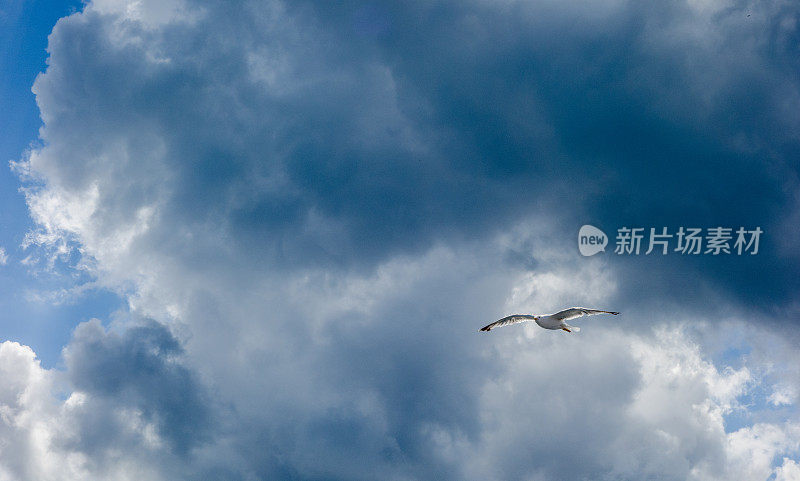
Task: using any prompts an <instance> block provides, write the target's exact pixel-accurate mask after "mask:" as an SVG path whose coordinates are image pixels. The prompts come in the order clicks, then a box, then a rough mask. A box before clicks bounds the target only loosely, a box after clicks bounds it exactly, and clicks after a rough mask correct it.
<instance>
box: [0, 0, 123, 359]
mask: <svg viewBox="0 0 800 481" xmlns="http://www.w3.org/2000/svg"><path fill="white" fill-rule="evenodd" d="M81 6H82V3H81V2H64V1H11V2H6V3H4V4H3V7H2V14H0V15H1V16H0V22H2V34H1V35H2V36H1V37H0V46H1V47H0V51H2V53H3V56H2V72H3V75H2V78H0V81H2V85H0V105H2V109H0V130H1V131H2V132H3V134H2V136H0V156H1V157H2V159H3V161H4V162H6V163H7V162H8V161H12V160H13V161H16V160H19V159H21V158H22V157H23V155H24V152H25V150H26V149H28V148H29V147H30V146H31V145H35V144H36V143H37V137H38V129H39V127H40V126H41V120H40V118H39V110H38V108H37V107H36V101H35V98H34V96H33V93H32V92H31V86H32V85H33V80H34V79H35V78H36V75H38V74H39V73H40V72H42V71H44V69H45V67H46V63H45V60H46V58H47V53H46V47H47V36H48V35H49V34H50V31H51V30H52V28H53V25H55V22H56V20H58V19H59V18H61V17H62V16H65V15H67V14H69V13H71V12H74V11H76V10H77V9H79V8H80V7H81ZM20 187H21V184H20V182H19V178H18V176H17V175H16V174H14V173H13V172H12V171H11V170H10V169H7V168H6V169H0V195H2V200H0V202H2V206H3V208H2V211H0V222H2V230H0V246H3V248H4V249H5V251H6V253H7V255H8V256H9V262H8V265H6V266H3V269H2V271H0V292H2V294H0V306H2V311H3V315H2V316H3V319H2V326H3V338H4V339H15V340H18V341H20V342H23V343H25V344H28V345H30V346H32V347H34V348H36V350H37V353H38V355H39V357H40V358H41V359H42V361H43V362H44V363H45V365H49V366H53V365H55V364H56V363H57V362H58V360H59V357H60V352H61V348H62V347H63V346H64V344H66V342H67V341H68V340H69V337H70V333H71V332H72V329H73V328H74V327H75V325H76V323H77V322H80V321H86V320H89V319H91V318H93V317H107V316H108V314H109V313H110V312H111V311H112V310H113V309H116V308H117V306H119V305H120V300H119V298H118V297H117V296H115V295H114V294H111V293H109V292H92V293H90V294H89V295H87V296H85V297H83V298H80V299H76V300H74V301H71V302H68V303H62V304H59V305H52V304H51V303H48V302H37V301H31V300H30V295H31V294H34V293H37V292H41V293H44V292H48V291H52V290H55V289H60V288H64V287H65V286H66V287H68V286H69V284H70V283H71V280H70V279H69V276H67V277H66V279H65V278H64V276H60V275H48V274H47V273H39V274H38V275H37V274H35V273H33V272H31V270H29V269H28V268H26V267H25V266H22V265H20V264H19V261H20V260H22V259H24V258H25V257H26V256H27V255H28V253H26V252H24V251H23V250H22V249H20V245H21V244H22V242H23V240H24V238H25V234H26V233H27V232H28V231H29V230H30V229H31V228H32V227H33V223H32V222H31V220H30V217H29V216H28V210H27V207H26V205H25V198H24V195H23V194H21V193H20V192H19V188H20Z"/></svg>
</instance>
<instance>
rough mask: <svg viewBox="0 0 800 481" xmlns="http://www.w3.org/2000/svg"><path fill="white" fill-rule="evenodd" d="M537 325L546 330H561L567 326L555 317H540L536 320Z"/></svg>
mask: <svg viewBox="0 0 800 481" xmlns="http://www.w3.org/2000/svg"><path fill="white" fill-rule="evenodd" d="M534 321H535V322H536V324H539V327H543V328H545V329H561V328H563V327H564V325H565V324H566V323H565V322H564V321H563V320H561V319H556V318H554V317H553V316H540V317H537V318H536V319H534Z"/></svg>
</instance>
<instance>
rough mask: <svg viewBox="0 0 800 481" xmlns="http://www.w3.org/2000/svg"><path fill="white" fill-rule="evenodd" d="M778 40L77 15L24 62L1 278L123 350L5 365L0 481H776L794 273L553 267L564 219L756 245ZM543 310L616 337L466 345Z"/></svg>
mask: <svg viewBox="0 0 800 481" xmlns="http://www.w3.org/2000/svg"><path fill="white" fill-rule="evenodd" d="M796 14H797V11H796V6H794V5H793V4H789V3H786V4H783V3H775V4H771V5H769V6H760V7H759V9H758V14H757V15H754V17H755V18H754V19H753V20H752V21H750V20H745V19H746V18H747V17H746V16H745V15H744V5H741V6H739V5H735V6H732V7H730V8H727V7H722V6H720V5H719V4H717V3H713V2H711V3H709V2H667V3H664V4H660V5H658V6H656V7H652V8H648V9H641V8H638V7H637V6H636V5H632V4H628V3H620V2H601V3H600V4H586V5H571V6H569V5H562V4H561V3H555V2H537V3H535V4H530V3H522V2H515V1H510V2H480V1H476V2H442V3H440V4H437V6H431V5H420V4H405V3H399V4H396V5H395V6H391V7H388V6H382V5H363V4H357V3H352V4H351V3H347V4H336V5H333V4H328V3H315V2H293V3H291V4H288V3H282V2H270V1H249V2H241V3H239V4H237V5H234V6H231V5H225V6H222V5H215V4H213V3H206V2H201V1H185V2H177V1H176V2H150V1H140V2H125V1H113V0H104V1H97V2H91V3H88V4H87V5H86V6H85V7H84V10H83V12H80V13H76V14H73V15H71V16H69V17H67V18H64V19H62V20H61V21H59V23H58V24H57V25H56V27H55V29H54V31H53V34H52V35H51V37H50V43H49V52H50V59H49V63H48V68H47V71H46V72H45V73H44V74H42V75H41V76H39V78H38V79H37V81H36V84H35V86H34V91H35V93H36V96H37V102H38V104H39V107H40V110H41V113H42V119H43V121H44V126H43V128H42V130H41V140H42V146H41V147H40V148H36V149H33V150H32V151H31V152H30V153H29V155H28V156H27V158H26V159H24V160H23V161H22V162H19V163H16V164H15V168H16V169H17V171H18V172H19V173H20V174H21V175H22V176H23V178H24V180H25V182H26V191H25V192H26V196H27V201H28V205H29V208H30V212H31V215H32V217H33V219H34V220H35V221H36V223H37V225H38V228H37V230H36V231H35V232H33V233H31V235H30V236H29V237H28V241H27V243H28V247H29V248H31V249H35V248H36V246H39V248H41V249H44V251H43V252H44V254H49V255H50V257H46V256H45V257H43V259H48V258H49V259H52V256H53V255H56V256H59V255H60V256H65V255H74V256H77V257H78V258H80V261H79V266H80V269H82V270H83V271H84V272H88V273H90V274H91V275H92V277H93V280H92V283H93V284H92V285H93V286H97V287H104V288H107V289H112V290H114V291H116V292H118V293H119V294H120V295H122V296H124V298H125V299H126V301H127V303H128V305H129V310H130V313H129V314H130V317H131V318H132V319H137V321H123V322H120V323H119V325H115V326H114V327H113V328H111V329H107V328H104V327H103V326H102V325H101V324H100V323H99V322H97V321H91V322H89V323H84V324H81V325H80V326H78V327H77V328H76V330H75V334H74V337H73V339H72V341H71V343H70V344H69V345H68V346H66V348H65V349H64V356H63V359H64V366H63V370H45V369H42V368H41V367H40V366H39V364H38V362H37V361H36V360H35V357H34V354H33V353H32V352H31V350H30V349H28V348H26V347H23V346H19V345H17V344H13V343H6V344H3V349H4V350H3V351H0V352H2V353H3V354H2V355H3V356H4V358H3V359H4V361H3V362H2V363H0V366H3V369H5V368H6V367H5V366H6V358H7V365H8V366H9V367H8V369H10V370H9V373H11V374H13V379H16V381H15V382H13V383H10V384H9V385H8V386H7V387H3V388H2V389H4V391H2V392H3V393H4V397H3V406H8V407H7V408H6V407H4V408H3V409H4V411H3V412H8V413H11V414H8V415H7V416H5V415H4V417H3V423H4V424H3V425H2V429H4V431H3V436H2V439H3V440H8V439H12V438H11V437H10V436H16V435H20V436H22V438H24V439H30V440H31V441H30V443H28V444H27V445H26V444H24V443H23V444H20V445H13V446H11V445H10V444H8V443H6V444H2V446H3V448H2V451H0V466H2V467H3V468H2V469H4V470H5V471H0V473H3V474H2V475H3V476H5V477H7V478H9V479H109V478H113V479H142V478H146V479H189V478H192V477H198V476H205V477H208V476H212V477H214V478H215V479H267V478H291V479H320V478H325V479H375V478H381V479H398V480H399V479H487V478H489V479H543V480H549V479H553V480H555V479H580V478H603V477H605V478H610V479H641V478H643V477H648V476H649V477H659V478H661V479H697V480H714V479H758V478H764V479H765V478H767V477H769V476H771V475H773V474H774V475H775V476H776V477H778V479H781V478H780V477H783V478H786V479H789V478H790V477H791V476H793V475H794V474H793V473H795V472H796V471H797V464H796V450H797V446H796V441H795V440H796V439H797V430H798V427H797V426H798V422H799V421H798V417H797V413H796V410H795V408H794V404H793V403H794V400H793V399H788V398H786V397H776V396H778V394H775V393H788V392H795V391H791V389H794V388H791V387H786V386H793V384H792V383H793V382H796V381H794V380H792V377H791V373H792V372H794V371H791V370H790V369H791V368H789V367H787V366H792V365H800V364H798V363H797V353H796V352H795V350H794V349H793V347H792V345H793V344H792V342H791V337H786V338H784V337H781V336H776V335H775V334H774V333H773V332H772V331H771V330H769V329H772V328H774V327H776V325H775V323H774V321H771V319H773V318H774V316H771V315H768V314H772V313H774V311H770V308H769V307H767V306H775V308H776V309H781V310H782V312H786V313H789V315H790V316H791V315H795V314H796V306H795V304H793V303H792V302H793V300H794V299H793V297H792V296H794V295H795V294H796V290H793V289H794V287H796V286H797V279H796V278H795V277H794V276H793V275H792V274H793V272H794V271H793V269H795V268H796V263H793V262H794V260H792V259H795V260H796V258H794V257H785V256H784V255H783V254H781V253H780V252H779V251H777V250H775V249H772V248H771V247H770V246H771V245H772V244H770V243H769V242H767V243H766V244H765V246H764V252H765V253H766V254H765V255H763V256H761V257H758V258H757V259H735V262H739V264H737V263H735V262H734V261H731V259H727V260H724V261H719V260H701V259H698V260H697V263H696V264H693V265H689V264H687V261H686V260H685V259H680V258H677V257H675V256H672V257H669V258H667V259H664V260H660V259H652V258H648V259H644V258H641V259H636V260H635V261H634V260H633V259H631V260H630V262H629V261H626V260H615V259H614V258H611V257H606V258H605V260H604V259H602V258H592V259H583V258H580V257H579V255H578V254H577V252H576V251H575V246H574V245H573V239H574V232H575V231H576V228H577V226H579V225H580V223H581V222H583V221H586V218H587V217H589V218H591V219H597V220H598V221H599V223H601V224H602V223H603V222H612V220H613V221H616V219H622V220H620V222H623V221H624V222H642V223H651V222H663V223H665V224H671V223H677V222H697V223H700V224H708V225H716V224H717V223H720V222H722V223H728V222H735V223H737V224H738V223H760V222H764V227H765V229H767V230H768V229H769V228H771V227H774V226H781V225H782V223H784V222H786V218H785V217H784V215H786V213H785V212H783V210H782V207H783V206H784V205H786V203H787V202H788V200H787V199H789V198H790V197H791V196H790V195H788V194H786V192H791V190H792V189H794V186H793V184H792V182H793V180H792V179H796V176H795V177H793V175H794V170H793V169H794V168H795V167H796V166H794V165H793V164H792V163H791V159H792V158H793V157H792V156H791V154H792V153H793V152H795V151H796V148H797V142H796V141H797V139H795V138H794V137H792V135H793V134H792V132H796V130H792V126H793V125H794V122H795V121H796V117H794V116H792V115H789V114H788V112H790V111H791V108H792V106H794V105H795V104H796V103H797V98H798V96H797V89H798V85H797V81H796V78H795V76H794V75H792V74H791V71H792V68H793V66H796V56H795V55H794V54H793V50H792V49H791V48H790V47H791V45H792V42H793V41H794V40H793V39H794V37H793V36H792V35H793V34H792V32H793V31H794V30H792V29H793V28H796V27H792V26H791V25H790V23H791V22H790V20H791V19H792V18H793V15H794V16H796ZM746 22H750V23H746ZM743 31H744V32H745V33H744V34H743V33H742V32H743ZM767 32H773V33H772V34H768V33H767ZM765 157H768V158H769V159H770V163H769V164H768V165H765V164H763V162H761V161H763V159H764V158H765ZM711 177H713V178H714V179H716V181H715V182H712V183H709V182H708V179H709V178H711ZM787 183H788V186H787ZM576 186H578V188H576ZM742 186H746V189H745V190H746V191H747V192H751V193H752V192H758V195H742ZM777 186H781V188H777ZM687 192H690V193H691V195H689V196H687V195H686V193H687ZM718 205H722V206H724V207H719V208H717V207H715V206H718ZM685 215H688V216H689V217H682V216H685ZM788 242H791V241H788ZM48 249H49V250H48ZM759 262H760V264H759ZM741 273H744V274H747V276H740V275H737V274H741ZM693 275H696V276H695V277H693ZM754 277H756V278H758V281H757V282H756V281H754V280H753V278H754ZM747 278H749V282H748V281H747ZM754 299H755V300H759V301H761V302H760V304H761V305H759V306H756V307H754V306H753V302H752V301H753V300H754ZM571 304H575V305H580V304H586V305H597V304H601V305H599V306H598V307H607V308H613V309H618V310H621V311H623V312H624V315H623V316H620V318H619V319H617V318H615V319H613V320H600V319H592V320H587V321H586V323H585V324H584V325H583V326H585V328H584V330H583V331H582V332H581V334H580V335H576V336H567V335H566V334H565V333H556V335H553V333H552V332H545V331H542V330H540V329H538V328H537V327H535V326H516V328H515V329H511V328H509V329H508V330H505V329H504V330H500V331H498V332H493V333H492V334H491V335H489V336H486V335H483V334H479V333H477V332H475V331H476V330H477V328H479V327H480V326H482V325H484V324H486V322H487V321H489V320H493V319H496V318H499V317H501V316H503V315H505V314H507V313H509V312H511V311H521V312H531V311H533V312H547V311H555V310H557V309H559V308H561V307H564V306H566V305H571ZM141 319H150V321H141ZM753 319H755V321H756V322H755V323H750V322H749V321H750V320H753ZM795 321H796V319H793V318H791V317H790V319H789V323H787V324H788V325H790V326H794V325H795V324H796V322H795ZM769 322H772V323H773V324H769ZM764 325H766V326H767V329H764ZM583 326H582V327H583ZM731 332H739V333H746V335H743V336H744V338H745V340H744V341H742V343H741V346H742V347H743V349H744V348H746V350H747V352H748V356H747V357H743V356H738V355H735V354H732V353H730V352H729V351H728V350H727V346H726V345H725V340H728V339H729V336H730V334H724V333H731ZM562 334H563V335H562ZM14 366H17V367H16V368H15V367H14ZM784 368H786V369H787V370H786V371H783V370H782V369H784ZM26 373H27V374H26ZM11 374H10V375H11ZM56 384H58V386H59V389H63V391H62V392H66V393H67V397H66V399H61V398H60V397H59V396H57V395H54V394H53V389H54V386H55V385H56ZM26 396H27V397H26ZM751 402H752V403H755V404H758V406H751V405H750V404H749V403H751ZM14 413H16V414H14ZM742 413H744V414H742ZM737 416H739V417H741V418H742V419H744V421H745V422H744V424H743V425H742V426H738V427H731V426H732V423H731V422H730V420H731V419H733V418H734V417H737ZM737 419H738V418H737ZM26 423H27V424H26ZM9 446H11V447H9ZM26 446H27V447H26ZM14 450H19V451H14ZM784 458H785V460H784ZM63 463H71V464H69V469H70V470H71V471H69V470H68V471H58V470H56V468H53V467H52V466H59V465H63Z"/></svg>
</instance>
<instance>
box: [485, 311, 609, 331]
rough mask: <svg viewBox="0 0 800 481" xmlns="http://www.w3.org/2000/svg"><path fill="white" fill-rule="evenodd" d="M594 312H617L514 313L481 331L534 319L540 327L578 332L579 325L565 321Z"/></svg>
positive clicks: (593, 313) (604, 312)
mask: <svg viewBox="0 0 800 481" xmlns="http://www.w3.org/2000/svg"><path fill="white" fill-rule="evenodd" d="M595 314H613V315H615V316H616V315H617V314H619V312H613V311H601V310H599V309H587V308H585V307H570V308H569V309H564V310H563V311H560V312H556V313H555V314H550V315H549V316H529V315H527V314H514V315H511V316H508V317H504V318H502V319H500V320H499V321H495V322H493V323H491V324H489V325H488V326H485V327H482V328H481V331H486V332H489V331H491V330H492V329H494V328H496V327H503V326H509V325H511V324H517V323H520V322H527V321H535V322H536V324H539V326H540V327H543V328H545V329H553V330H555V329H561V330H562V331H567V332H573V331H574V332H578V331H580V330H581V328H580V327H576V326H570V325H569V324H567V321H569V320H571V319H576V318H578V317H583V316H593V315H595Z"/></svg>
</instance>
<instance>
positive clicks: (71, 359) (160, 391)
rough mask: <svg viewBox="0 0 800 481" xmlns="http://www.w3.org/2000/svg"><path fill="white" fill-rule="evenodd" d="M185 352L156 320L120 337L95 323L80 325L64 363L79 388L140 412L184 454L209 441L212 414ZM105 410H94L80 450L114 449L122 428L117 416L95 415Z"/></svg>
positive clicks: (172, 447) (168, 444)
mask: <svg viewBox="0 0 800 481" xmlns="http://www.w3.org/2000/svg"><path fill="white" fill-rule="evenodd" d="M182 354H183V352H182V348H181V347H180V344H179V343H178V341H177V340H176V339H175V338H174V337H173V336H172V334H171V333H170V332H169V330H168V329H167V328H166V327H165V326H163V325H160V324H157V323H155V322H150V323H148V324H146V325H143V326H134V327H130V328H128V329H126V330H125V331H124V333H122V334H116V333H114V332H106V331H105V329H103V327H102V326H101V325H100V324H99V322H96V321H93V322H89V323H84V324H81V325H79V326H78V328H77V329H76V331H75V335H74V336H73V339H72V342H71V343H70V344H69V346H68V347H67V348H66V350H65V352H64V359H65V361H66V367H67V371H68V373H69V380H70V383H71V385H72V386H73V387H74V389H75V390H77V391H80V392H82V393H85V394H86V395H88V396H90V398H91V399H92V400H93V402H96V403H98V404H99V405H109V406H113V407H114V408H116V409H133V410H136V411H137V412H138V413H140V414H141V416H142V419H143V421H144V422H145V423H151V424H152V425H153V426H154V427H155V431H156V433H157V434H158V436H160V437H161V438H163V439H164V444H165V446H164V448H163V449H165V450H166V451H169V452H172V453H174V454H176V455H181V456H183V455H187V454H188V453H189V451H190V450H191V449H192V448H193V447H195V446H197V445H199V444H202V443H203V442H204V440H207V439H208V431H209V428H210V427H211V425H212V412H211V405H210V403H209V397H208V396H207V394H206V393H205V392H204V391H203V388H202V387H201V386H200V385H199V384H198V381H197V379H196V378H195V374H193V373H191V372H190V371H189V370H188V369H187V368H186V367H185V366H184V365H183V364H182V362H181V355H182ZM103 412H104V410H102V409H97V410H96V411H95V410H91V409H90V410H89V412H88V413H87V416H86V419H85V420H86V421H87V422H86V424H84V425H83V426H81V432H79V433H77V437H76V442H77V443H79V445H78V446H76V448H77V449H79V450H81V451H87V452H96V451H100V452H102V451H104V450H107V449H109V448H110V447H112V449H113V448H115V446H114V443H115V439H114V437H115V436H116V434H117V431H118V429H115V428H114V427H113V426H114V425H115V422H114V419H113V415H112V416H110V417H109V418H108V419H105V418H103V417H101V416H95V414H102V413H103ZM107 413H108V414H110V415H111V414H113V411H107Z"/></svg>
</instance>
